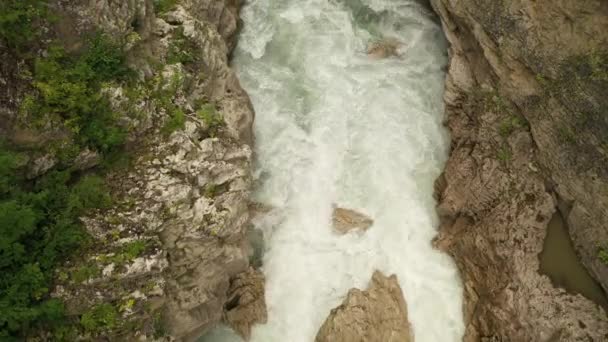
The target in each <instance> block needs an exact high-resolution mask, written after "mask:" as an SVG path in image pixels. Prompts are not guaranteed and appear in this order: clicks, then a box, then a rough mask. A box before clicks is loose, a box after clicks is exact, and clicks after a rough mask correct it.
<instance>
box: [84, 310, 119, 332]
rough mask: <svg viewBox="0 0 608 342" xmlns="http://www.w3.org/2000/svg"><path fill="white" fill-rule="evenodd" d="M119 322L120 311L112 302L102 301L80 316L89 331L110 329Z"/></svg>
mask: <svg viewBox="0 0 608 342" xmlns="http://www.w3.org/2000/svg"><path fill="white" fill-rule="evenodd" d="M117 323H118V312H117V311H116V308H114V306H113V305H112V304H108V303H102V304H99V305H96V306H94V307H93V308H91V309H90V310H89V311H87V312H86V313H85V314H83V315H82V317H81V318H80V324H81V325H82V327H83V328H84V329H85V331H87V332H93V333H95V332H99V331H103V330H109V329H112V328H114V327H115V326H116V324H117Z"/></svg>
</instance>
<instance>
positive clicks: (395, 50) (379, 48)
mask: <svg viewBox="0 0 608 342" xmlns="http://www.w3.org/2000/svg"><path fill="white" fill-rule="evenodd" d="M402 46H403V44H402V43H401V42H399V41H398V40H396V39H390V38H387V39H383V40H381V41H378V42H374V43H372V44H370V46H369V47H368V48H367V55H368V56H370V57H372V58H374V59H382V58H389V57H399V56H400V53H399V49H400V48H401V47H402Z"/></svg>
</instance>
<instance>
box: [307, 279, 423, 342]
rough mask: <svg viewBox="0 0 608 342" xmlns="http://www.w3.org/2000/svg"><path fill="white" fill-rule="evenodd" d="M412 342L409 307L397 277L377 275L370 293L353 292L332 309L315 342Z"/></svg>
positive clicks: (352, 290)
mask: <svg viewBox="0 0 608 342" xmlns="http://www.w3.org/2000/svg"><path fill="white" fill-rule="evenodd" d="M380 341H382V342H412V341H414V339H413V337H412V333H411V327H410V323H409V321H408V318H407V305H406V302H405V299H404V297H403V293H402V291H401V287H399V282H398V280H397V276H395V275H392V276H390V277H386V276H384V275H383V274H382V273H380V272H378V271H376V272H374V275H373V276H372V281H371V284H370V285H369V287H368V288H367V290H365V291H361V290H359V289H351V290H350V291H349V292H348V295H347V296H346V299H345V300H344V302H343V303H342V305H340V306H338V307H337V308H335V309H333V310H332V311H331V313H330V314H329V317H328V318H327V319H326V320H325V323H323V325H322V326H321V329H319V332H318V333H317V337H316V339H315V342H380Z"/></svg>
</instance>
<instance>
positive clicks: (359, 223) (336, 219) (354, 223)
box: [332, 206, 374, 234]
mask: <svg viewBox="0 0 608 342" xmlns="http://www.w3.org/2000/svg"><path fill="white" fill-rule="evenodd" d="M373 224H374V220H372V219H371V218H369V217H367V216H365V215H363V214H361V213H359V212H356V211H354V210H351V209H345V208H339V207H336V206H334V211H333V214H332V225H333V227H334V230H335V231H337V232H338V233H340V234H346V233H348V232H350V231H366V230H368V229H369V227H371V226H372V225H373Z"/></svg>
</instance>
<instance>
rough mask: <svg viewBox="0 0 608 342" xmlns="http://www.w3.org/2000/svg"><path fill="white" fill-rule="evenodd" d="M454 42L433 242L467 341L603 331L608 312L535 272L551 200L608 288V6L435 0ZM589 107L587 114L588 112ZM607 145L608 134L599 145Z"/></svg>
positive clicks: (565, 0) (593, 335)
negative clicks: (459, 296)
mask: <svg viewBox="0 0 608 342" xmlns="http://www.w3.org/2000/svg"><path fill="white" fill-rule="evenodd" d="M431 3H432V5H433V7H434V8H435V10H436V12H437V13H438V14H439V15H440V17H441V21H442V24H443V28H444V31H445V33H446V36H447V38H448V40H449V42H450V51H449V53H450V66H449V72H448V76H447V79H446V92H445V103H446V109H447V115H448V117H447V125H448V127H449V128H450V131H451V133H452V150H451V155H450V159H449V161H448V162H447V165H446V168H445V172H444V174H443V175H442V176H441V178H440V179H438V181H437V182H436V192H437V193H436V195H437V198H438V200H439V201H440V204H439V207H438V211H439V214H440V216H441V219H442V225H441V231H440V235H439V237H438V239H437V241H436V245H437V246H438V247H440V248H441V249H443V250H446V251H447V252H448V253H449V254H450V255H452V256H453V257H454V259H455V260H456V263H457V265H458V267H459V269H460V271H461V274H462V278H463V281H464V289H465V310H464V311H465V321H466V324H467V328H466V335H465V341H471V342H472V341H480V340H481V341H605V340H607V339H608V319H607V317H606V313H605V312H604V310H603V309H602V308H600V307H599V306H598V305H597V304H596V303H592V302H591V301H589V300H588V299H586V298H584V297H582V296H581V295H575V294H570V293H567V292H566V291H565V290H563V289H560V288H556V287H554V286H553V285H552V283H551V281H550V280H549V278H548V277H547V276H544V275H541V274H539V259H538V255H539V253H540V251H541V249H542V246H543V240H544V237H545V235H546V231H547V225H548V222H549V221H550V219H551V218H552V216H553V215H554V214H555V212H556V210H558V207H559V209H560V210H561V211H562V214H564V216H565V217H566V218H567V222H568V225H569V231H570V235H571V237H572V239H573V241H574V245H575V247H576V248H577V251H578V254H579V255H580V256H581V260H582V261H583V263H584V264H585V266H586V267H587V268H588V269H589V270H590V271H591V273H592V275H594V276H595V277H596V279H598V280H599V281H600V282H601V283H602V285H603V286H604V288H605V289H608V287H607V285H608V277H607V275H608V268H607V266H606V265H605V264H603V263H602V262H601V261H600V260H599V259H598V257H597V253H598V247H597V245H598V244H601V243H603V242H604V241H607V240H608V229H607V228H606V227H608V168H606V165H607V164H606V162H607V161H608V159H607V157H608V151H607V150H606V149H605V146H606V145H605V144H606V142H607V140H606V137H607V135H606V132H607V131H608V119H607V117H606V116H605V115H604V114H603V113H605V111H606V108H608V102H607V101H608V96H607V95H608V94H607V93H606V89H608V88H607V85H608V84H607V83H608V77H606V75H607V73H606V71H607V70H608V63H607V60H608V59H607V55H606V47H605V43H606V40H607V39H608V6H606V4H605V3H603V2H600V1H594V0H583V1H579V0H560V1H550V0H542V1H519V0H500V1H480V0H460V1H451V0H432V1H431ZM582 113H584V114H582ZM602 146H604V147H602Z"/></svg>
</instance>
